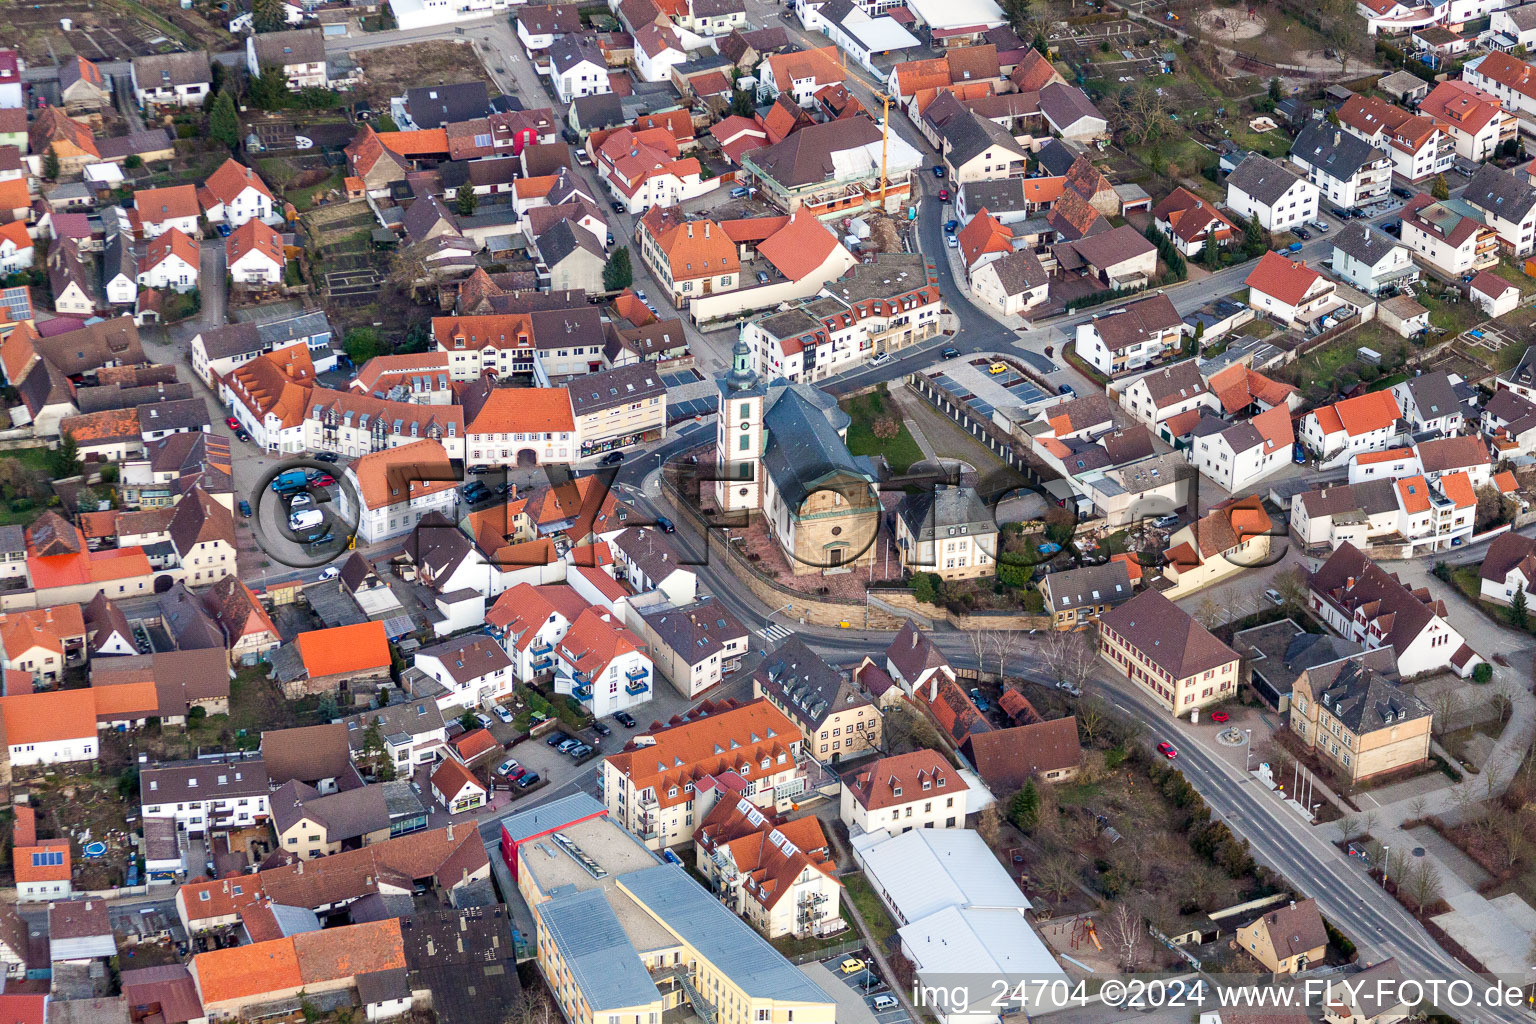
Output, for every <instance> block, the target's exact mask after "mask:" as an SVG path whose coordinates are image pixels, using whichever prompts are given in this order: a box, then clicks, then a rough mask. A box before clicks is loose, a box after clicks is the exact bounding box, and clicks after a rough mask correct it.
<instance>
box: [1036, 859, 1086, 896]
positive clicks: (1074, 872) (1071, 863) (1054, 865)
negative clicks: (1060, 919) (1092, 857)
mask: <svg viewBox="0 0 1536 1024" xmlns="http://www.w3.org/2000/svg"><path fill="white" fill-rule="evenodd" d="M1077 879H1078V868H1077V862H1076V860H1074V859H1073V856H1072V854H1070V853H1056V854H1052V855H1051V856H1049V857H1047V858H1045V860H1043V861H1041V862H1040V864H1039V866H1037V867H1036V868H1035V881H1036V882H1037V883H1038V884H1039V886H1040V890H1041V891H1042V892H1044V893H1045V894H1046V895H1047V896H1051V897H1054V898H1055V900H1056V902H1057V903H1058V904H1059V903H1060V902H1061V901H1062V900H1064V899H1066V898H1067V897H1068V896H1070V895H1071V894H1072V892H1073V891H1074V890H1075V889H1076V888H1077Z"/></svg>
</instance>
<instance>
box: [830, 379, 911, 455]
mask: <svg viewBox="0 0 1536 1024" xmlns="http://www.w3.org/2000/svg"><path fill="white" fill-rule="evenodd" d="M843 411H844V412H846V413H848V415H850V416H852V417H853V422H852V423H851V424H849V426H848V451H849V452H851V453H852V454H854V455H882V456H884V457H885V461H886V462H888V463H889V464H890V467H891V469H892V471H893V472H896V473H905V472H906V471H907V470H908V469H910V468H911V466H912V464H913V463H914V462H920V461H922V458H923V450H922V449H921V448H919V447H918V446H917V440H916V439H915V438H913V436H912V432H911V431H910V430H908V429H907V425H906V424H905V423H903V422H902V419H901V410H900V409H897V408H896V407H895V405H894V404H893V403H892V402H891V400H890V398H889V397H888V396H882V395H881V394H880V393H879V392H878V391H871V392H870V393H869V394H865V395H860V396H858V397H857V398H853V399H850V400H848V401H846V402H844V403H843ZM881 420H891V421H894V422H895V424H896V434H895V436H894V437H891V438H879V437H876V436H875V424H876V423H877V422H879V421H881Z"/></svg>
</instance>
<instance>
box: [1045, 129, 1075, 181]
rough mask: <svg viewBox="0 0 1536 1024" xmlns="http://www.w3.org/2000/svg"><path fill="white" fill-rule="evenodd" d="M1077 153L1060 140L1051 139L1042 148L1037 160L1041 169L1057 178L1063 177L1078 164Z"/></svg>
mask: <svg viewBox="0 0 1536 1024" xmlns="http://www.w3.org/2000/svg"><path fill="white" fill-rule="evenodd" d="M1077 156H1078V154H1077V152H1076V151H1075V150H1073V149H1072V147H1071V146H1069V145H1067V144H1066V143H1065V142H1063V141H1061V140H1060V139H1051V140H1050V141H1048V142H1047V143H1046V144H1045V145H1043V146H1041V147H1040V151H1039V152H1038V153H1036V154H1035V160H1036V162H1038V163H1039V165H1040V169H1041V170H1043V171H1045V172H1046V173H1047V174H1051V175H1053V176H1055V177H1058V178H1060V177H1063V176H1065V175H1066V173H1067V172H1068V171H1069V170H1071V169H1072V165H1073V164H1075V163H1077Z"/></svg>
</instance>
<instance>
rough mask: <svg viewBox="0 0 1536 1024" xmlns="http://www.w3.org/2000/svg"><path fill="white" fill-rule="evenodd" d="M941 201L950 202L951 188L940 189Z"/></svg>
mask: <svg viewBox="0 0 1536 1024" xmlns="http://www.w3.org/2000/svg"><path fill="white" fill-rule="evenodd" d="M939 202H941V203H947V202H949V189H947V188H941V189H939Z"/></svg>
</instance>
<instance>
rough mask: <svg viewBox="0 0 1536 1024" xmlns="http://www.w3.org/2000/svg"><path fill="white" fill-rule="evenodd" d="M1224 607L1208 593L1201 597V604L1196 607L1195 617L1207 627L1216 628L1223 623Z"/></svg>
mask: <svg viewBox="0 0 1536 1024" xmlns="http://www.w3.org/2000/svg"><path fill="white" fill-rule="evenodd" d="M1221 616H1222V608H1221V605H1219V604H1217V603H1216V599H1215V598H1213V597H1211V596H1209V595H1207V596H1205V597H1203V598H1201V599H1200V605H1199V607H1197V608H1196V609H1195V619H1196V621H1198V622H1199V623H1200V625H1202V626H1204V627H1205V628H1206V629H1215V628H1216V627H1217V626H1219V625H1221Z"/></svg>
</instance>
